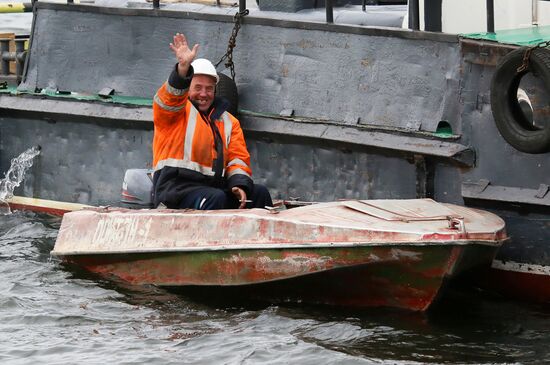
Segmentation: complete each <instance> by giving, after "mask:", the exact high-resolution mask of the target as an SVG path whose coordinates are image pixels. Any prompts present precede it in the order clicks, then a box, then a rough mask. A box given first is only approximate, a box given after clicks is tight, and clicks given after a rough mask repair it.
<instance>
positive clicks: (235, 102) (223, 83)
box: [216, 73, 239, 116]
mask: <svg viewBox="0 0 550 365" xmlns="http://www.w3.org/2000/svg"><path fill="white" fill-rule="evenodd" d="M218 75H219V77H220V81H218V85H216V95H217V96H219V97H222V98H224V99H225V100H227V101H228V102H229V107H228V108H227V111H228V112H229V113H231V114H233V115H234V116H237V112H238V110H239V93H238V91H237V85H236V84H235V81H233V79H232V78H231V77H229V76H227V75H226V74H222V73H219V74H218Z"/></svg>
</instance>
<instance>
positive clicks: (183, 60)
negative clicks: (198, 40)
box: [170, 33, 199, 77]
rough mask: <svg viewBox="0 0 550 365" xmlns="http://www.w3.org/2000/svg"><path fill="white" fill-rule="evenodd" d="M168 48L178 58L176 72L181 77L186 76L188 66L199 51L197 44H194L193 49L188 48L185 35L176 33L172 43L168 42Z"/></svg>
mask: <svg viewBox="0 0 550 365" xmlns="http://www.w3.org/2000/svg"><path fill="white" fill-rule="evenodd" d="M170 49H171V50H172V51H173V52H174V54H175V55H176V58H177V59H178V73H179V74H180V76H181V77H185V76H187V71H189V66H190V65H191V62H192V61H193V60H194V59H195V57H196V56H197V52H198V51H199V45H198V44H195V45H194V46H193V49H190V48H189V45H188V44H187V39H186V38H185V36H184V35H183V34H181V33H176V35H175V36H174V41H173V43H170Z"/></svg>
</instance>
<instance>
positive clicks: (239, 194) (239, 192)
mask: <svg viewBox="0 0 550 365" xmlns="http://www.w3.org/2000/svg"><path fill="white" fill-rule="evenodd" d="M231 192H232V193H233V195H235V197H236V198H237V200H238V201H239V203H240V205H239V209H244V207H245V205H246V202H247V200H246V193H245V192H244V190H243V189H241V188H239V187H236V186H235V187H234V188H232V189H231Z"/></svg>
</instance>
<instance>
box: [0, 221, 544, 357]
mask: <svg viewBox="0 0 550 365" xmlns="http://www.w3.org/2000/svg"><path fill="white" fill-rule="evenodd" d="M58 227H59V220H55V219H52V218H50V217H46V216H42V215H36V214H30V213H21V212H18V213H15V214H13V215H12V216H3V217H0V318H2V321H0V363H2V364H4V363H8V364H28V363H40V364H42V363H43V364H67V363H75V359H78V363H80V364H98V363H102V362H109V363H116V364H205V363H212V364H219V363H221V364H257V363H262V364H263V363H265V364H285V363H292V364H293V363H300V364H314V365H318V364H320V363H322V364H325V363H330V364H420V363H422V364H425V363H434V364H436V363H470V364H480V363H485V364H500V363H516V362H517V363H529V362H532V363H544V362H545V361H546V362H550V349H549V348H548V346H547V343H548V341H550V333H549V329H550V309H548V308H545V307H541V306H528V305H520V304H518V303H512V302H506V301H503V300H501V299H494V298H487V297H483V296H480V295H479V293H475V292H474V293H472V292H465V293H463V292H459V293H462V294H458V295H455V296H451V297H450V298H449V299H447V300H446V301H443V303H442V304H443V306H442V307H441V308H442V309H440V310H436V311H433V313H430V314H428V315H419V314H416V313H407V312H402V311H390V310H367V311H345V310H343V309H341V308H322V307H311V306H299V305H295V306H280V307H277V306H269V305H267V304H257V303H254V304H253V305H252V304H250V305H249V304H247V303H245V304H243V305H242V306H237V307H235V306H233V307H229V306H224V305H223V304H221V305H220V303H219V302H216V303H209V302H207V301H204V300H198V301H197V300H196V299H194V298H189V297H186V296H181V295H175V294H172V293H169V292H166V291H164V290H161V289H156V288H153V287H148V286H130V285H123V284H120V283H113V282H110V281H106V280H103V279H100V278H98V277H96V276H92V275H90V274H86V273H83V272H81V271H79V270H76V269H74V268H70V267H66V266H64V265H62V264H61V263H60V262H58V261H56V260H50V257H49V251H50V250H51V249H52V248H53V244H54V241H55V237H56V235H57V229H58ZM232 305H233V304H232Z"/></svg>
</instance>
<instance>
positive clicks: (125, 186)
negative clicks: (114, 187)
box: [120, 169, 153, 209]
mask: <svg viewBox="0 0 550 365" xmlns="http://www.w3.org/2000/svg"><path fill="white" fill-rule="evenodd" d="M152 193H153V170H150V169H129V170H126V172H125V173H124V180H123V181H122V191H121V199H120V202H121V203H122V204H123V205H124V206H125V207H126V208H135V209H143V208H152V207H153V197H152Z"/></svg>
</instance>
